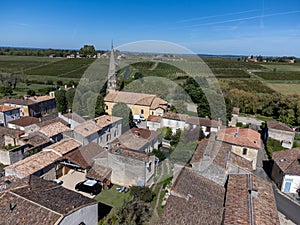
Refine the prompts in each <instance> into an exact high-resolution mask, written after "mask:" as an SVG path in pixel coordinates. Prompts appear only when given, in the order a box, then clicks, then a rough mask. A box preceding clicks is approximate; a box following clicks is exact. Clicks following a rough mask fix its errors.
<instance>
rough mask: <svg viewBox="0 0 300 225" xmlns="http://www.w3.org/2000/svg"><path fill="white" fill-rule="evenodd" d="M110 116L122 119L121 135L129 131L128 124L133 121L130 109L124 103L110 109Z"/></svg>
mask: <svg viewBox="0 0 300 225" xmlns="http://www.w3.org/2000/svg"><path fill="white" fill-rule="evenodd" d="M112 115H113V116H117V117H121V118H123V121H122V133H124V132H125V131H127V130H129V123H130V122H132V121H133V116H132V112H131V109H130V108H129V107H128V106H127V105H126V104H124V103H117V104H116V105H115V106H114V107H113V109H112Z"/></svg>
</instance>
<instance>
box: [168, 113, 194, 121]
mask: <svg viewBox="0 0 300 225" xmlns="http://www.w3.org/2000/svg"><path fill="white" fill-rule="evenodd" d="M187 117H188V115H185V114H179V113H172V112H166V113H164V115H163V118H165V119H171V120H179V121H186V119H187Z"/></svg>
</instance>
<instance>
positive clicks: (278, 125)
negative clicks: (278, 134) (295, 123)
mask: <svg viewBox="0 0 300 225" xmlns="http://www.w3.org/2000/svg"><path fill="white" fill-rule="evenodd" d="M267 126H268V128H271V129H275V130H283V131H289V132H294V131H293V129H292V128H290V127H289V126H288V125H286V124H285V123H281V122H277V121H271V120H270V121H267Z"/></svg>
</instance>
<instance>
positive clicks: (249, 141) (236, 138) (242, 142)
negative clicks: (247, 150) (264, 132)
mask: <svg viewBox="0 0 300 225" xmlns="http://www.w3.org/2000/svg"><path fill="white" fill-rule="evenodd" d="M216 135H217V140H220V141H223V142H227V143H230V144H232V145H238V146H245V147H251V148H256V149H259V148H261V140H260V134H259V133H258V132H257V131H254V130H251V129H248V128H238V127H237V128H235V127H228V128H225V129H221V130H219V131H217V134H216Z"/></svg>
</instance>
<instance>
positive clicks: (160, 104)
mask: <svg viewBox="0 0 300 225" xmlns="http://www.w3.org/2000/svg"><path fill="white" fill-rule="evenodd" d="M167 104H168V102H167V101H165V100H163V99H161V98H157V97H156V98H154V100H153V102H152V104H151V107H150V109H157V108H162V109H164V110H166V109H167V108H168V105H167Z"/></svg>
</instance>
